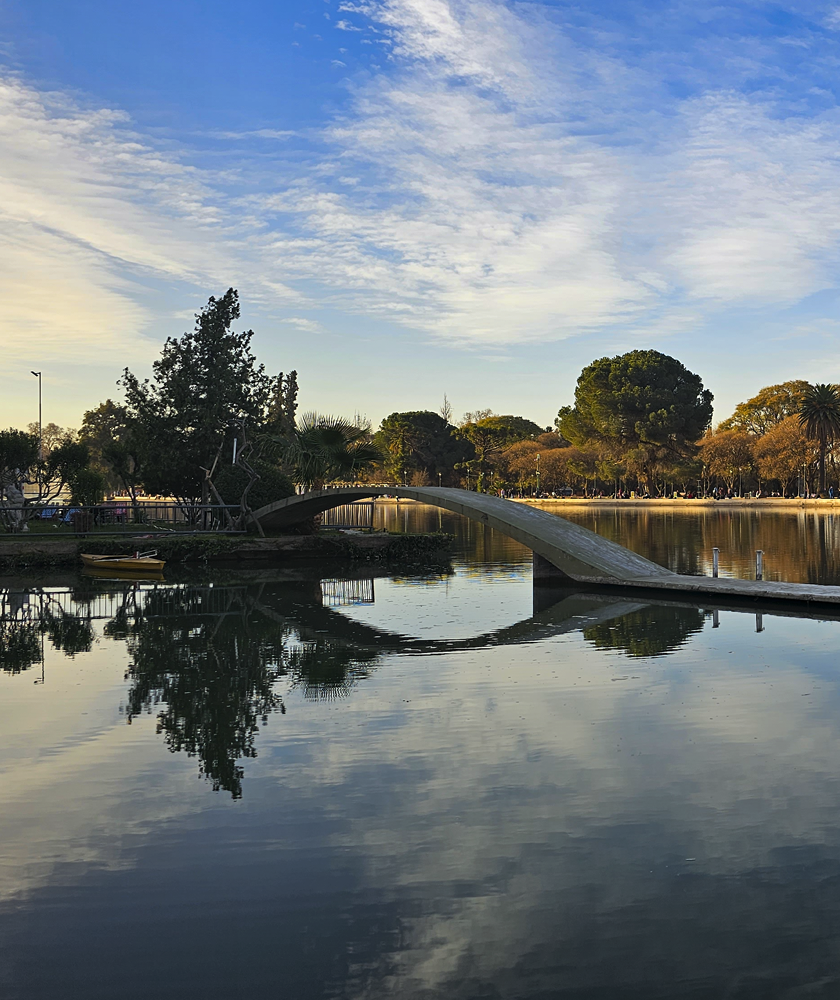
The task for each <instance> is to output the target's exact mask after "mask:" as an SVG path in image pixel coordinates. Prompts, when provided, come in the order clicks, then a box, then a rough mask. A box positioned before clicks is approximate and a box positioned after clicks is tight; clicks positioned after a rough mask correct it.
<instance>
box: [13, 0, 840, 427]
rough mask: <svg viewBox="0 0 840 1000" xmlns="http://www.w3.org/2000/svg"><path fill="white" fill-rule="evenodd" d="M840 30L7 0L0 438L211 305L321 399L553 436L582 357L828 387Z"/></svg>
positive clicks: (662, 9)
mask: <svg viewBox="0 0 840 1000" xmlns="http://www.w3.org/2000/svg"><path fill="white" fill-rule="evenodd" d="M838 70H840V6H837V5H835V4H832V3H817V2H810V0H802V2H788V3H780V4H772V3H768V2H739V3H725V2H724V3H702V2H701V3H697V2H696V0H694V2H691V3H689V2H687V0H673V2H669V0H647V2H644V3H642V2H637V0H622V2H612V0H605V2H600V3H599V2H594V3H588V4H584V5H579V4H572V3H564V2H529V3H512V2H501V0H468V2H461V0H238V2H237V4H235V5H234V4H231V3H230V2H221V0H167V2H163V0H143V2H142V3H114V2H113V0H0V300H2V307H1V308H0V343H2V348H0V373H2V383H0V426H10V425H11V426H24V425H25V424H26V423H28V422H29V421H30V420H36V419H37V399H38V397H37V381H36V379H34V378H33V377H32V375H31V374H30V371H31V370H33V369H34V370H36V371H38V370H40V371H42V372H43V394H44V421H45V422H48V421H55V422H57V423H59V424H61V425H63V426H73V427H78V425H79V423H80V421H81V418H82V414H83V412H84V411H85V410H86V409H90V408H93V407H95V406H96V405H97V404H98V403H99V402H100V401H101V400H103V399H105V398H107V397H116V398H119V391H120V390H119V387H118V386H117V380H118V378H119V376H120V373H121V372H122V370H123V368H125V367H126V366H128V367H129V368H130V369H131V370H132V371H134V372H136V373H138V374H141V375H146V374H148V373H149V372H150V370H151V363H152V362H153V361H154V360H155V358H156V357H158V356H159V353H160V349H161V346H162V344H163V343H164V341H165V339H166V338H167V337H168V336H179V335H181V334H182V333H183V332H185V331H186V330H188V329H190V328H192V326H193V316H194V314H195V313H196V311H197V310H199V309H200V308H201V307H202V306H203V305H204V304H206V302H207V299H208V298H209V296H211V295H220V294H223V293H224V291H225V290H226V289H227V288H228V287H231V286H233V287H235V288H237V289H238V290H239V294H240V298H241V301H242V313H243V314H242V321H241V324H240V326H242V327H246V328H253V330H254V333H255V335H254V342H253V346H254V349H255V351H256V353H257V355H258V357H259V359H260V360H261V361H263V362H264V363H265V364H266V367H267V368H268V369H269V370H270V371H274V372H276V371H288V370H290V369H292V368H294V369H296V370H297V371H298V378H299V382H300V386H301V396H300V405H301V407H302V409H316V410H318V411H320V412H324V413H333V414H343V415H346V416H353V415H354V414H361V415H363V416H366V417H368V418H369V419H371V420H372V421H373V422H374V423H376V422H378V421H379V420H380V419H381V418H382V417H384V416H385V415H387V414H388V413H390V412H393V411H395V410H408V409H431V410H437V409H438V408H439V407H440V405H441V403H442V400H443V396H444V394H446V396H447V397H448V399H449V400H450V402H451V405H452V408H453V412H454V415H455V417H456V418H457V417H459V416H460V415H461V414H462V413H463V412H465V411H468V410H476V409H483V408H492V409H493V410H494V411H496V412H497V413H517V414H521V415H523V416H527V417H529V418H531V419H533V420H536V421H537V422H539V423H541V424H544V425H546V426H547V425H549V424H551V423H552V422H553V419H554V416H555V415H556V413H557V410H558V408H559V407H560V406H562V405H565V404H567V403H571V402H572V401H573V395H574V386H575V382H576V379H577V376H578V375H579V373H580V371H581V369H582V368H583V367H584V366H585V365H586V364H588V363H589V362H590V361H592V360H594V359H595V358H599V357H603V356H605V355H615V354H619V353H623V352H624V351H628V350H634V349H647V348H653V349H656V350H659V351H662V352H664V353H666V354H670V355H673V356H674V357H677V358H679V359H680V361H682V362H683V363H684V364H685V365H686V366H687V367H688V368H690V369H691V370H692V371H695V372H697V373H698V374H699V375H701V377H702V378H703V380H704V383H705V385H706V386H707V387H708V388H709V389H711V390H712V392H713V393H714V394H715V419H716V420H720V419H723V418H725V417H726V416H728V415H729V413H731V411H732V409H733V408H734V406H735V404H736V403H737V402H739V401H740V400H743V399H746V398H748V397H749V396H751V395H754V394H755V392H757V391H758V389H760V388H761V387H762V386H763V385H767V384H770V383H773V382H779V381H784V380H785V379H789V378H805V379H808V380H810V381H840V354H838V346H839V345H840V323H839V322H838V309H837V306H838V295H840V266H839V265H840V253H838V247H839V246H840V244H839V242H838V241H840V111H839V110H838V91H839V90H840V72H838Z"/></svg>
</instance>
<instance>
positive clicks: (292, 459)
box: [278, 413, 382, 490]
mask: <svg viewBox="0 0 840 1000" xmlns="http://www.w3.org/2000/svg"><path fill="white" fill-rule="evenodd" d="M278 443H279V444H280V451H281V457H282V461H283V464H284V465H285V466H286V468H287V469H288V470H289V471H290V473H291V475H292V478H293V479H294V481H295V482H296V483H298V484H300V485H301V486H303V487H304V488H305V489H307V490H309V489H313V488H317V487H321V486H323V485H324V483H328V482H333V481H334V480H336V479H348V478H354V477H355V474H356V473H357V472H359V471H361V470H362V469H367V468H369V467H370V466H371V465H373V463H374V462H376V461H379V460H380V459H381V457H382V456H381V455H380V453H379V450H378V449H377V448H376V447H374V445H373V444H371V442H370V439H369V432H368V428H366V427H358V426H356V425H355V424H353V423H351V422H350V421H349V420H345V419H344V418H343V417H328V416H323V415H321V414H318V413H305V414H304V415H303V416H302V417H301V418H300V420H299V421H298V423H297V425H296V427H295V428H294V430H292V431H291V433H290V434H289V435H288V436H287V437H285V438H284V439H282V440H281V441H279V442H278Z"/></svg>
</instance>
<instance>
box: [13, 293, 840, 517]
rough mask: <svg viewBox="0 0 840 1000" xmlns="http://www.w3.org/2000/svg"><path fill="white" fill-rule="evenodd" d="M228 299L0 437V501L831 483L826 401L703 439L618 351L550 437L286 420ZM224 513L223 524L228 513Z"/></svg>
mask: <svg viewBox="0 0 840 1000" xmlns="http://www.w3.org/2000/svg"><path fill="white" fill-rule="evenodd" d="M239 316H240V306H239V297H238V294H237V292H236V290H235V289H229V290H228V291H227V292H226V293H225V294H224V295H223V296H221V297H220V298H218V299H217V298H212V297H211V298H210V300H209V302H208V304H207V306H205V307H204V308H203V309H202V310H201V311H200V312H199V313H198V314H197V315H196V323H195V328H194V329H193V330H192V331H190V332H188V333H185V334H183V335H182V336H181V337H170V338H168V339H167V341H166V343H165V344H164V346H163V349H162V351H161V355H160V357H159V358H158V359H157V360H156V361H155V362H154V364H153V366H152V375H151V378H149V379H142V380H141V379H140V378H138V377H137V376H136V375H135V374H133V373H132V372H131V371H130V370H129V369H125V371H124V372H123V374H122V377H121V378H120V380H119V383H118V384H119V386H120V388H121V390H122V398H121V399H120V400H119V401H115V400H113V399H106V400H105V401H103V402H102V403H100V404H99V405H98V406H96V407H94V408H92V409H90V410H88V411H87V412H86V413H85V414H84V418H83V421H82V425H81V427H80V428H79V430H78V432H73V431H70V430H63V429H62V428H59V427H56V426H55V425H54V424H47V425H46V427H44V428H42V431H41V435H40V439H39V435H38V427H37V425H32V424H30V425H29V427H28V428H27V429H26V430H16V429H9V430H7V431H2V432H0V499H4V501H5V503H6V504H7V505H13V504H14V503H15V502H20V503H22V502H24V500H25V499H31V498H32V496H33V487H37V494H38V497H39V499H40V500H42V501H49V500H51V499H57V498H58V497H63V498H69V499H70V501H71V502H73V503H76V504H80V505H81V504H96V503H98V502H100V501H101V499H102V498H103V497H104V496H105V495H106V494H114V493H117V492H119V493H120V494H124V495H127V496H128V497H130V498H131V499H132V500H134V501H136V500H137V498H138V497H139V496H140V495H142V494H151V495H156V496H167V497H173V498H175V499H176V500H177V501H179V502H182V503H184V504H193V505H195V504H198V503H216V504H219V505H221V506H225V505H226V506H228V507H238V508H239V510H240V512H241V513H242V514H244V513H245V512H246V511H247V510H249V509H254V508H256V507H259V506H262V505H263V504H264V503H268V502H270V501H272V500H276V499H278V498H281V497H283V496H288V495H291V494H292V493H293V492H294V491H295V490H296V489H304V490H305V489H311V488H314V487H321V486H324V485H326V484H332V483H346V482H369V483H378V484H383V485H387V484H392V485H399V484H406V485H431V486H458V487H464V488H467V489H474V490H478V491H480V492H486V491H491V492H503V493H505V494H508V495H511V494H517V493H520V494H526V495H534V494H541V495H551V494H557V493H560V494H564V493H568V492H569V491H574V492H578V493H584V494H589V495H591V494H601V495H611V494H618V495H623V494H624V493H625V492H627V491H631V490H633V491H636V492H637V493H641V494H645V495H650V496H661V495H664V494H669V493H673V492H681V493H683V494H685V493H688V494H692V493H697V492H703V493H708V492H709V491H714V492H715V493H716V494H719V493H721V492H726V493H729V494H731V493H733V492H746V491H762V492H778V493H780V494H782V495H789V494H790V493H791V492H793V491H794V490H797V489H804V490H806V491H811V492H813V491H815V490H819V491H820V492H823V491H825V489H826V485H827V484H831V486H832V488H833V486H834V485H835V484H836V483H837V480H838V473H840V468H838V456H837V455H835V449H834V445H835V442H836V440H837V439H838V438H840V392H838V388H837V387H836V386H833V385H825V384H818V385H810V384H809V383H807V382H805V381H803V380H792V381H789V382H785V383H782V384H780V385H773V386H768V387H766V388H764V389H762V390H761V391H760V392H759V393H758V394H757V395H756V396H754V397H752V398H751V399H748V400H746V401H745V402H743V403H740V404H739V405H738V406H737V407H736V409H735V412H734V413H733V414H732V416H731V417H729V418H728V419H727V420H725V421H723V422H722V423H721V424H720V425H719V426H718V427H717V428H715V429H714V430H713V429H712V427H711V422H712V403H713V396H712V393H711V392H710V391H709V390H708V389H706V388H705V387H704V385H703V382H702V379H701V378H700V376H699V375H696V374H695V373H693V372H691V371H689V370H688V369H687V368H686V367H685V366H684V365H683V364H682V363H681V362H680V361H678V360H677V359H676V358H672V357H669V356H668V355H665V354H662V353H660V352H658V351H653V350H636V351H630V352H628V353H626V354H622V355H619V356H617V357H613V358H600V359H598V360H596V361H593V362H592V363H591V364H590V365H588V366H587V367H586V368H584V369H583V371H582V372H581V374H580V376H579V378H578V380H577V385H576V388H575V395H574V403H573V404H572V405H569V406H564V407H562V408H561V409H560V410H559V412H558V414H557V417H556V420H555V422H554V425H553V426H549V427H545V426H541V425H540V424H539V423H537V422H536V421H533V420H530V419H528V418H527V417H524V416H520V415H513V414H497V413H494V412H493V411H492V410H489V409H486V410H479V411H475V412H472V413H466V414H464V416H463V418H462V419H460V420H457V421H456V420H454V419H453V414H452V407H451V405H450V403H449V401H448V400H447V399H446V397H444V400H443V403H442V405H441V406H440V407H439V409H437V410H434V411H433V410H413V411H406V412H396V413H392V414H390V415H388V416H387V417H385V419H384V420H382V422H381V424H380V425H379V427H377V428H375V429H374V428H373V427H372V426H371V424H370V423H369V421H367V420H365V419H362V418H359V417H358V416H357V417H355V418H353V419H347V418H343V417H336V416H329V415H324V414H320V413H316V412H310V413H303V414H300V413H298V381H297V372H296V371H294V370H292V371H289V372H280V373H277V374H275V375H271V374H269V373H268V372H267V371H266V370H265V366H264V365H262V364H260V363H259V362H258V360H257V358H256V357H255V355H254V353H253V351H252V348H251V343H252V338H253V331H251V330H247V331H243V332H236V331H235V330H234V328H233V327H234V324H235V322H236V320H238V319H239ZM230 516H232V515H230Z"/></svg>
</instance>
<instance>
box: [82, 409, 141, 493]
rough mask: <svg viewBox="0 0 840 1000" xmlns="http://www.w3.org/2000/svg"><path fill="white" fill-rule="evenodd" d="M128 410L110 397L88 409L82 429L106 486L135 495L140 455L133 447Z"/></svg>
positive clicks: (93, 462) (91, 458)
mask: <svg viewBox="0 0 840 1000" xmlns="http://www.w3.org/2000/svg"><path fill="white" fill-rule="evenodd" d="M130 437H131V432H130V429H129V420H128V411H127V410H126V408H125V407H124V406H121V405H120V404H119V403H115V402H114V401H113V400H112V399H106V400H105V402H104V403H100V404H99V406H97V407H96V409H94V410H86V411H85V415H84V417H83V418H82V426H81V428H80V429H79V441H80V442H81V443H82V444H84V445H86V446H87V449H88V451H89V452H90V465H91V468H92V469H95V470H96V471H97V472H99V473H101V474H102V476H103V477H104V487H105V489H107V490H108V492H110V493H114V492H116V491H117V490H118V489H119V488H120V487H122V488H123V489H126V490H128V491H129V493H131V495H133V492H132V491H133V490H134V489H136V487H137V485H138V481H137V480H136V479H135V477H134V475H133V473H134V471H135V470H136V468H137V464H138V463H137V460H136V457H134V456H132V449H131V447H130V443H129V442H130Z"/></svg>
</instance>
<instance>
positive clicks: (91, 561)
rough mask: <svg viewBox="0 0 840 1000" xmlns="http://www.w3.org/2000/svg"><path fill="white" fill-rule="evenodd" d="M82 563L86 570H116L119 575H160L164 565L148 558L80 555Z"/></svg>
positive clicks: (157, 560)
mask: <svg viewBox="0 0 840 1000" xmlns="http://www.w3.org/2000/svg"><path fill="white" fill-rule="evenodd" d="M82 562H83V563H84V565H85V566H86V567H87V568H88V569H96V570H108V571H111V570H116V571H118V572H121V573H161V572H162V571H163V567H164V566H165V565H166V561H165V560H164V559H153V558H151V557H150V556H140V558H138V559H135V558H134V557H133V556H119V557H115V556H95V555H87V554H85V553H82Z"/></svg>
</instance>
